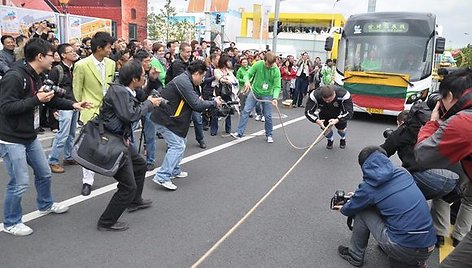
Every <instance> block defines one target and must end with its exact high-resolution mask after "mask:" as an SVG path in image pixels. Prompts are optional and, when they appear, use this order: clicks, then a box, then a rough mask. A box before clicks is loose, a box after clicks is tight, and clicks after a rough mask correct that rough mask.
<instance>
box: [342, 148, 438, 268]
mask: <svg viewBox="0 0 472 268" xmlns="http://www.w3.org/2000/svg"><path fill="white" fill-rule="evenodd" d="M358 161H359V165H360V166H361V169H362V174H363V180H362V182H361V183H360V184H359V186H358V188H357V190H356V191H355V192H354V194H352V193H351V196H350V199H349V201H347V202H346V203H345V204H344V205H343V206H334V209H340V210H341V213H342V214H343V215H345V216H350V217H354V225H353V229H352V236H351V245H350V247H345V246H339V247H338V253H339V255H340V256H341V257H342V258H343V259H345V260H347V261H348V262H349V263H350V264H352V265H354V266H357V267H359V266H362V265H363V263H364V254H365V251H366V248H367V243H368V242H369V236H370V234H372V236H373V237H374V239H375V240H376V241H377V243H378V245H379V246H380V248H382V250H383V251H384V252H385V253H386V254H387V255H388V257H389V260H390V267H395V268H403V267H418V268H420V267H421V268H423V267H424V266H425V261H426V260H427V259H428V257H429V255H431V252H432V251H433V250H434V243H435V242H436V232H435V231H434V228H433V222H432V220H431V215H430V213H429V208H428V204H427V203H426V200H425V198H424V196H423V194H422V193H421V191H420V189H418V186H416V184H415V181H414V180H413V177H412V176H411V175H410V173H408V171H406V170H405V169H404V168H401V167H396V166H395V165H394V164H393V163H392V162H391V161H390V159H388V157H387V153H386V152H385V150H384V149H382V148H381V147H379V146H368V147H366V148H364V149H362V151H361V152H360V153H359V158H358Z"/></svg>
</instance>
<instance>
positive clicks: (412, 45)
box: [337, 34, 433, 81]
mask: <svg viewBox="0 0 472 268" xmlns="http://www.w3.org/2000/svg"><path fill="white" fill-rule="evenodd" d="M432 61H433V38H428V37H424V36H422V37H418V36H411V35H410V36H405V35H388V34H381V35H359V36H347V37H346V36H343V38H342V39H341V43H340V48H339V56H338V63H337V69H338V71H339V72H340V73H344V71H365V72H386V73H398V74H409V75H410V81H417V80H420V79H422V78H424V77H427V76H429V75H430V74H431V71H432Z"/></svg>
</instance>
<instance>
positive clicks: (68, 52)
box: [64, 50, 76, 54]
mask: <svg viewBox="0 0 472 268" xmlns="http://www.w3.org/2000/svg"><path fill="white" fill-rule="evenodd" d="M70 53H76V52H75V51H74V50H71V51H67V52H64V54H70Z"/></svg>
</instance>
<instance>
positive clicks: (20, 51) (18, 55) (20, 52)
mask: <svg viewBox="0 0 472 268" xmlns="http://www.w3.org/2000/svg"><path fill="white" fill-rule="evenodd" d="M15 41H16V48H15V51H14V54H15V60H16V61H18V60H22V59H24V58H25V52H24V47H25V44H26V42H28V37H26V36H24V35H21V34H20V35H18V36H17V37H16V38H15Z"/></svg>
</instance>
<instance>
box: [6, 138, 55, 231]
mask: <svg viewBox="0 0 472 268" xmlns="http://www.w3.org/2000/svg"><path fill="white" fill-rule="evenodd" d="M0 154H1V156H2V158H3V160H4V164H5V168H6V170H7V172H8V176H9V177H10V181H9V182H8V185H7V191H6V194H5V202H4V205H3V206H4V207H3V223H4V225H5V227H10V226H13V225H15V224H17V223H20V222H21V216H22V209H21V198H22V196H23V194H24V193H25V192H26V190H28V188H29V175H28V165H29V166H31V167H32V168H33V171H34V185H35V187H36V192H37V196H36V207H37V208H38V209H39V210H47V209H48V208H50V207H51V206H52V203H53V198H52V195H51V169H50V168H49V165H48V161H47V159H46V156H45V155H44V150H43V147H42V146H41V142H40V141H39V140H38V139H35V140H33V141H32V142H30V143H27V144H18V143H14V144H0Z"/></svg>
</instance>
